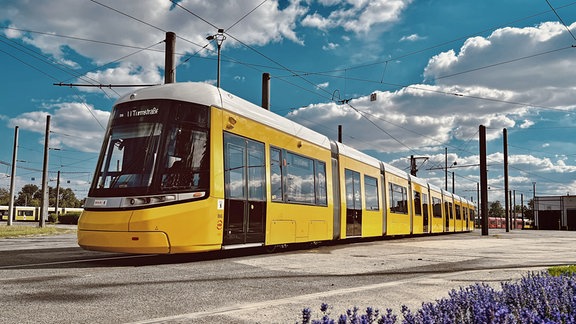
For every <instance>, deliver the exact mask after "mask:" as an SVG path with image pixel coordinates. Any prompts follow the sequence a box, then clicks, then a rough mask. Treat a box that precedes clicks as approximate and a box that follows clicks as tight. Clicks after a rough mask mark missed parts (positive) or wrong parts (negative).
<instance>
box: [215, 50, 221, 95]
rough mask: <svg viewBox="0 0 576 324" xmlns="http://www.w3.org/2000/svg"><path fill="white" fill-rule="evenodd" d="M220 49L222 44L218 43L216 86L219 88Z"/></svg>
mask: <svg viewBox="0 0 576 324" xmlns="http://www.w3.org/2000/svg"><path fill="white" fill-rule="evenodd" d="M221 47H222V43H220V42H218V72H217V74H216V86H217V87H218V88H220V49H221Z"/></svg>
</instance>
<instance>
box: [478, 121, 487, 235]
mask: <svg viewBox="0 0 576 324" xmlns="http://www.w3.org/2000/svg"><path fill="white" fill-rule="evenodd" d="M479 133H480V135H479V137H480V140H479V141H480V187H481V190H480V197H481V202H480V204H481V208H480V210H481V212H482V235H488V170H487V168H486V126H484V125H480V128H479Z"/></svg>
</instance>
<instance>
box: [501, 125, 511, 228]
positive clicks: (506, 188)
mask: <svg viewBox="0 0 576 324" xmlns="http://www.w3.org/2000/svg"><path fill="white" fill-rule="evenodd" d="M502 138H503V140H504V201H505V205H506V208H505V211H504V215H505V217H506V232H510V209H509V205H510V201H509V200H508V131H507V130H506V128H504V130H503V131H502Z"/></svg>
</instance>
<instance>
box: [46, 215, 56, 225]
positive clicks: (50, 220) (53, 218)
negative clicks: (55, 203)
mask: <svg viewBox="0 0 576 324" xmlns="http://www.w3.org/2000/svg"><path fill="white" fill-rule="evenodd" d="M48 222H50V223H54V224H56V223H57V222H58V215H57V214H56V213H48Z"/></svg>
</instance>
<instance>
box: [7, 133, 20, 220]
mask: <svg viewBox="0 0 576 324" xmlns="http://www.w3.org/2000/svg"><path fill="white" fill-rule="evenodd" d="M17 157H18V126H16V127H14V149H13V150H12V172H11V173H10V203H9V206H8V224H7V225H8V226H11V225H12V221H13V220H14V189H15V188H14V187H15V186H16V160H17Z"/></svg>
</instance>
